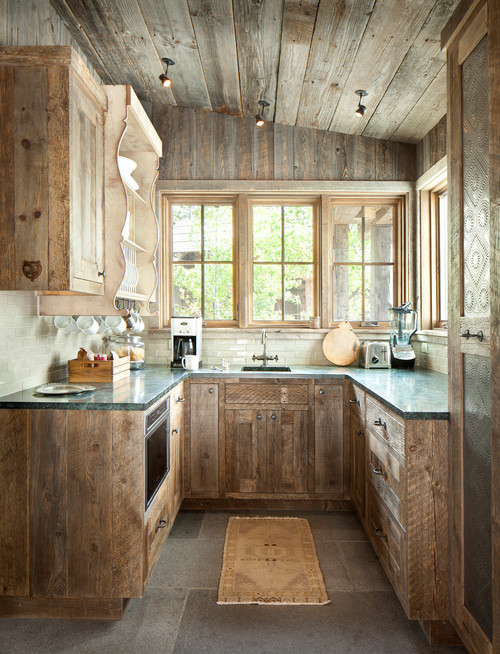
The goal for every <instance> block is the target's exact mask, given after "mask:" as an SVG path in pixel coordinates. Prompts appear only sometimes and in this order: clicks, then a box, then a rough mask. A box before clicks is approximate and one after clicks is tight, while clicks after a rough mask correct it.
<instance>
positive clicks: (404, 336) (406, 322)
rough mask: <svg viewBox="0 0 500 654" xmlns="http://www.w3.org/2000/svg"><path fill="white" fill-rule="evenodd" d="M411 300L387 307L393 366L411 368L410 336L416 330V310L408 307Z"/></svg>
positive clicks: (411, 350) (411, 348) (412, 361)
mask: <svg viewBox="0 0 500 654" xmlns="http://www.w3.org/2000/svg"><path fill="white" fill-rule="evenodd" d="M410 305H411V302H406V304H402V305H401V306H400V307H393V308H392V309H389V313H390V316H391V317H390V330H391V336H390V344H391V366H392V367H393V368H413V366H414V365H415V350H414V349H413V347H412V345H411V337H412V336H413V334H414V333H415V332H416V331H417V326H418V311H415V310H414V309H410Z"/></svg>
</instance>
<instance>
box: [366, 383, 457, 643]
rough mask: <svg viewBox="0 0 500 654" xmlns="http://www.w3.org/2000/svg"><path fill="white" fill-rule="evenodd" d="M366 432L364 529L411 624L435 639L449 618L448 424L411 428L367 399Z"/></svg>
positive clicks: (440, 422)
mask: <svg viewBox="0 0 500 654" xmlns="http://www.w3.org/2000/svg"><path fill="white" fill-rule="evenodd" d="M358 397H359V396H358ZM354 422H356V418H355V420H354ZM364 431H365V447H366V462H367V468H366V474H367V482H366V514H365V518H364V525H365V528H366V531H367V534H368V537H369V539H370V541H371V543H372V545H373V547H374V549H375V551H376V553H377V555H378V557H379V559H380V562H381V563H382V566H383V567H384V570H385V572H386V573H387V576H388V577H389V580H390V581H391V583H392V585H393V587H394V589H395V591H396V593H397V595H398V597H399V599H400V601H401V604H402V605H403V608H404V609H405V611H406V614H407V616H408V618H409V619H411V620H415V619H418V620H420V621H421V623H422V626H423V627H424V630H425V631H426V632H427V633H428V635H429V633H430V630H431V625H432V624H438V622H436V621H443V620H448V618H449V615H450V614H449V610H450V607H449V597H448V589H449V585H448V584H449V579H448V575H449V567H448V564H449V561H448V503H447V494H448V440H447V439H448V422H447V421H446V420H431V419H430V420H404V419H402V418H401V417H400V416H398V415H397V414H395V413H394V412H393V411H391V410H390V409H388V408H387V407H386V406H384V405H382V404H381V403H380V402H379V401H378V400H376V399H375V398H374V397H372V396H370V395H369V394H366V422H365V430H364ZM360 474H361V473H360ZM358 511H359V509H358ZM361 515H362V514H361Z"/></svg>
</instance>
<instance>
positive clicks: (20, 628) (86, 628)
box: [0, 589, 187, 654]
mask: <svg viewBox="0 0 500 654" xmlns="http://www.w3.org/2000/svg"><path fill="white" fill-rule="evenodd" d="M186 592H187V591H185V590H178V589H165V590H160V589H148V590H147V591H146V594H145V595H144V597H143V598H142V599H134V600H131V601H130V602H129V604H128V606H127V609H126V611H125V615H124V617H123V619H122V620H121V621H119V622H109V621H98V620H24V619H22V620H2V621H1V622H0V652H1V653H2V654H7V653H9V654H11V653H12V654H14V652H15V654H103V653H105V654H146V653H147V654H155V653H156V652H158V653H160V652H161V653H162V654H169V653H170V652H171V651H172V648H173V644H174V642H175V639H176V637H177V631H178V628H179V624H180V619H181V616H182V611H183V608H184V601H185V598H186Z"/></svg>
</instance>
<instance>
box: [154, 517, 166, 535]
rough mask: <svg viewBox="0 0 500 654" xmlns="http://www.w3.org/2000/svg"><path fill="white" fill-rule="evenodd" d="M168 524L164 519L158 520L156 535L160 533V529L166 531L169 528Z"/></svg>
mask: <svg viewBox="0 0 500 654" xmlns="http://www.w3.org/2000/svg"><path fill="white" fill-rule="evenodd" d="M167 524H168V523H167V521H166V520H164V519H163V518H160V519H159V520H158V524H157V525H156V527H155V534H157V533H158V530H159V529H165V527H166V526H167Z"/></svg>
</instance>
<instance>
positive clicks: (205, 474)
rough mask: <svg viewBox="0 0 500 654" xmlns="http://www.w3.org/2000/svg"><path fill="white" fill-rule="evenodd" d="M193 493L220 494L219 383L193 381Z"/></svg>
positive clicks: (190, 464) (189, 467)
mask: <svg viewBox="0 0 500 654" xmlns="http://www.w3.org/2000/svg"><path fill="white" fill-rule="evenodd" d="M189 426H190V429H189V432H190V439H189V440H190V444H189V457H188V465H187V466H186V468H187V473H188V478H189V493H190V494H191V495H192V494H193V493H194V494H196V493H202V494H204V496H205V495H206V494H207V493H208V497H217V496H218V494H219V386H218V384H217V383H205V382H204V383H194V382H192V383H191V384H190V425H189Z"/></svg>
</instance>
